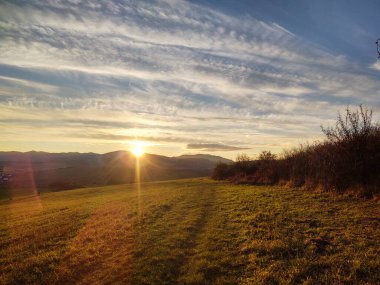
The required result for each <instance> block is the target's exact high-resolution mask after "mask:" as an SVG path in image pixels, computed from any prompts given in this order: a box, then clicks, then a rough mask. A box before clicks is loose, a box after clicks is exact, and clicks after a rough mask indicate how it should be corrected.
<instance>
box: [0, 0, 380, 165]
mask: <svg viewBox="0 0 380 285" xmlns="http://www.w3.org/2000/svg"><path fill="white" fill-rule="evenodd" d="M379 10H380V3H377V2H376V1H369V0H368V1H362V2H360V3H359V2H347V1H335V2H334V3H330V2H329V1H318V2H317V3H305V2H304V1H301V0H299V1H292V2H283V1H273V2H270V3H269V2H268V1H264V0H257V1H248V0H247V1H239V2H237V3H236V1H227V0H225V1H213V0H209V1H199V0H193V1H169V0H165V1H153V2H152V3H147V2H144V1H139V2H138V3H136V2H134V1H124V2H123V1H118V0H114V1H107V2H106V3H103V2H86V1H77V2H76V3H74V2H64V1H44V2H39V1H37V0H33V1H28V2H27V3H25V2H24V1H3V2H2V3H0V18H1V21H0V38H1V40H0V52H1V54H2V56H1V58H0V83H1V87H0V114H1V115H0V131H1V132H2V136H1V138H0V151H21V152H28V151H32V150H35V151H38V152H40V151H43V152H50V153H67V152H79V153H89V152H93V153H99V154H104V153H108V152H112V151H118V150H125V151H131V149H132V147H133V144H134V142H135V141H136V140H137V141H141V142H142V143H143V144H144V151H145V152H146V153H151V154H157V155H163V156H180V155H186V154H192V155H194V154H210V155H215V156H220V157H223V158H227V159H233V160H234V159H235V158H236V156H237V155H238V154H241V153H246V154H247V155H249V156H250V157H255V156H256V155H257V154H259V153H260V152H261V151H263V150H269V151H271V152H273V153H280V152H281V151H282V150H284V149H290V148H292V147H295V146H297V145H299V144H301V143H306V142H313V141H315V140H320V139H322V138H323V137H324V135H323V133H322V132H321V129H320V126H321V125H324V126H330V125H333V124H334V122H335V120H336V117H337V114H338V112H339V111H344V109H345V108H346V107H347V106H350V107H354V108H355V107H356V106H358V105H359V104H364V105H365V106H368V107H369V108H371V109H373V111H374V121H379V119H380V100H379V99H378V98H379V95H380V61H379V60H378V59H377V53H376V45H375V41H376V39H378V38H379V37H380V31H379V30H378V27H379V26H380V18H379V17H378V16H377V11H379Z"/></svg>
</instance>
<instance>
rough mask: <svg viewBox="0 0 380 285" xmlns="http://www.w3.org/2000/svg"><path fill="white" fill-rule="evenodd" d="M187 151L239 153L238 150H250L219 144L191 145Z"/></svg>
mask: <svg viewBox="0 0 380 285" xmlns="http://www.w3.org/2000/svg"><path fill="white" fill-rule="evenodd" d="M187 149H198V150H202V151H237V150H247V149H249V148H244V147H236V146H230V145H224V144H218V143H200V144H195V143H191V144H188V145H187Z"/></svg>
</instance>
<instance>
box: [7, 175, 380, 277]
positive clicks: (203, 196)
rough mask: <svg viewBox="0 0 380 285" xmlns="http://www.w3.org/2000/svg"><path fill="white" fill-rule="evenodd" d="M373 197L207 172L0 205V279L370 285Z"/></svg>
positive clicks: (379, 264) (375, 225) (375, 270)
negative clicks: (243, 181) (248, 182)
mask: <svg viewBox="0 0 380 285" xmlns="http://www.w3.org/2000/svg"><path fill="white" fill-rule="evenodd" d="M379 215H380V204H379V202H378V201H375V200H364V199H360V198H356V197H350V196H348V195H333V194H331V193H316V192H306V191H299V190H296V189H289V188H284V187H280V186H243V185H229V184H225V183H222V182H215V181H211V180H209V179H190V180H177V181H166V182H152V183H143V184H141V185H140V187H138V185H134V184H128V185H118V186H109V187H99V188H86V189H78V190H70V191H63V192H57V193H42V194H41V195H40V196H38V197H36V196H33V197H31V196H29V197H22V198H15V199H13V200H1V201H0V264H1V266H0V284H67V283H81V284H103V283H116V284H118V283H119V284H358V283H360V284H376V283H378V280H380V271H379V268H380V246H379V244H380V231H379V230H378V229H379V226H380V216H379Z"/></svg>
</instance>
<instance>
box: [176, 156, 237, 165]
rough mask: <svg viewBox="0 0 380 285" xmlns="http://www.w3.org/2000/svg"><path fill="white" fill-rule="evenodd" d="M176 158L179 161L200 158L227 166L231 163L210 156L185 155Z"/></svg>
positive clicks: (221, 158) (219, 157) (228, 160)
mask: <svg viewBox="0 0 380 285" xmlns="http://www.w3.org/2000/svg"><path fill="white" fill-rule="evenodd" d="M177 158H180V159H190V158H200V159H206V160H209V161H212V162H214V163H227V164H230V163H233V161H232V160H230V159H227V158H224V157H221V156H216V155H211V154H194V155H191V154H185V155H181V156H177Z"/></svg>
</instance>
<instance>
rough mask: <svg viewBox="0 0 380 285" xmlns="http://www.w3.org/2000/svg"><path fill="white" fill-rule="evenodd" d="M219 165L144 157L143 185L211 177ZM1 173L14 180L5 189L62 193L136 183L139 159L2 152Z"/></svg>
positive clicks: (206, 158)
mask: <svg viewBox="0 0 380 285" xmlns="http://www.w3.org/2000/svg"><path fill="white" fill-rule="evenodd" d="M219 162H224V163H231V162H232V161H231V160H228V159H225V158H222V157H219V156H213V155H203V154H197V155H182V156H179V157H166V156H162V155H155V154H144V156H142V157H141V158H140V161H139V164H140V177H141V180H142V181H157V180H170V179H179V178H192V177H202V176H209V175H210V174H211V172H212V169H213V168H214V167H215V165H216V164H217V163H219ZM0 170H3V172H4V173H5V174H7V175H8V176H10V179H9V181H7V182H6V183H5V182H4V183H3V186H4V185H5V184H7V185H6V186H8V187H11V188H13V189H17V188H41V189H42V188H45V189H46V188H48V189H51V190H62V189H70V188H77V187H84V186H100V185H109V184H121V183H128V182H134V181H135V176H136V157H135V156H134V155H132V154H131V153H130V152H127V151H115V152H110V153H105V154H97V153H47V152H35V151H31V152H25V153H23V152H0Z"/></svg>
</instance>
